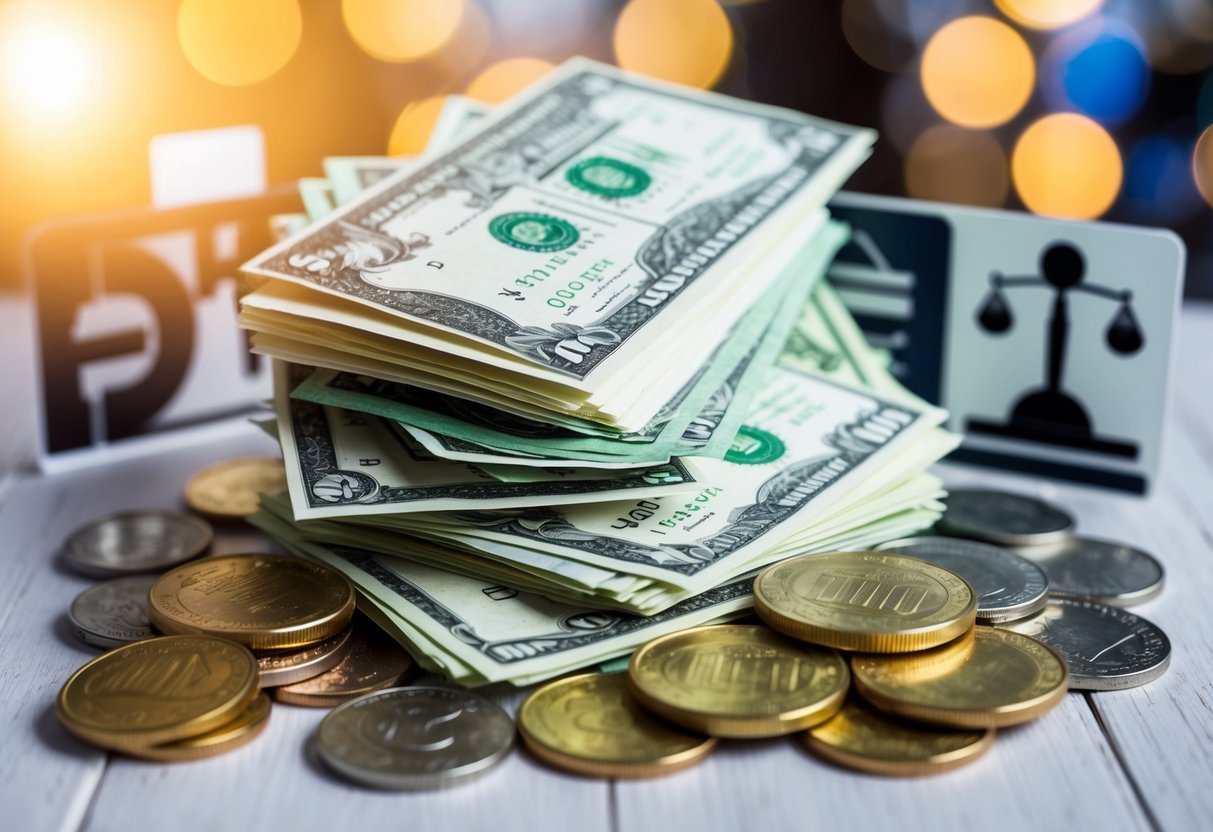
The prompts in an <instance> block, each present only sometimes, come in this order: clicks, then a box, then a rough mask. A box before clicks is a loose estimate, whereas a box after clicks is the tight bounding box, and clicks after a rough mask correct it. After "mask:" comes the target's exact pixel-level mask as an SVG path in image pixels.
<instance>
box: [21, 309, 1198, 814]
mask: <svg viewBox="0 0 1213 832" xmlns="http://www.w3.org/2000/svg"><path fill="white" fill-rule="evenodd" d="M1184 326H1185V329H1184V333H1183V349H1182V353H1181V357H1182V362H1183V363H1182V364H1181V367H1180V371H1179V378H1180V381H1181V388H1180V390H1179V394H1180V395H1179V397H1178V401H1177V406H1176V408H1175V412H1174V413H1173V418H1172V424H1171V427H1170V432H1169V441H1168V443H1167V446H1166V456H1165V462H1164V465H1165V467H1164V471H1163V477H1162V481H1161V483H1160V487H1159V488H1158V489H1157V491H1156V493H1155V494H1154V495H1152V496H1151V497H1150V498H1148V499H1145V500H1143V499H1140V498H1136V497H1131V496H1126V495H1119V494H1115V493H1109V492H1103V491H1097V490H1092V489H1088V488H1083V487H1079V486H1069V485H1064V484H1056V483H1047V482H1041V481H1037V480H1034V479H1031V478H1028V477H1021V476H1016V475H1008V474H999V473H994V472H991V471H988V470H984V469H978V468H970V467H959V466H942V470H941V472H942V473H943V475H944V476H945V479H946V480H947V481H948V482H950V483H953V484H965V483H982V484H985V485H991V486H995V487H1007V488H1011V489H1014V490H1017V491H1022V492H1026V493H1036V494H1040V495H1042V496H1045V497H1048V498H1050V499H1055V500H1057V501H1058V502H1060V503H1062V504H1064V505H1065V506H1067V507H1068V508H1070V509H1071V510H1072V511H1073V512H1074V513H1075V514H1076V515H1077V517H1078V518H1079V523H1080V530H1081V531H1084V532H1087V533H1090V534H1095V535H1100V536H1106V537H1113V538H1119V539H1123V540H1125V541H1127V542H1130V543H1134V544H1137V545H1140V546H1142V547H1144V548H1146V549H1147V550H1149V551H1151V552H1153V553H1155V554H1156V555H1157V556H1158V557H1160V558H1161V559H1162V561H1163V563H1164V564H1165V566H1166V567H1167V569H1168V585H1167V588H1166V589H1165V590H1164V592H1163V594H1162V596H1161V597H1160V598H1159V599H1157V600H1156V601H1153V602H1151V603H1150V604H1149V605H1146V606H1144V607H1142V608H1140V611H1141V612H1142V613H1143V614H1144V615H1146V616H1147V617H1148V618H1150V619H1152V620H1154V621H1155V622H1156V623H1158V624H1159V625H1160V626H1162V627H1163V629H1165V630H1166V631H1167V633H1168V634H1169V635H1170V637H1171V639H1172V642H1173V646H1174V650H1175V657H1174V660H1173V665H1172V668H1171V670H1170V671H1169V672H1168V674H1167V675H1166V676H1164V677H1163V679H1161V680H1159V681H1158V682H1156V683H1154V684H1152V685H1150V686H1148V687H1145V688H1140V689H1136V690H1130V691H1123V692H1116V693H1100V694H1095V695H1090V696H1086V695H1082V694H1071V695H1070V696H1068V697H1067V699H1066V702H1065V703H1064V705H1063V707H1061V708H1060V709H1058V710H1057V711H1054V712H1053V713H1051V714H1049V715H1048V716H1047V717H1045V718H1044V719H1042V720H1040V721H1038V722H1036V723H1033V724H1031V725H1028V726H1024V727H1022V728H1019V729H1013V730H1008V731H1006V732H1004V733H1003V735H1001V736H1000V737H999V739H998V741H997V742H996V743H995V746H994V748H993V749H992V750H991V752H990V753H989V754H988V755H987V756H986V757H985V758H983V759H982V760H980V761H978V762H977V763H976V764H974V765H973V766H971V767H968V768H966V769H961V770H959V771H956V772H953V773H951V774H947V775H943V776H938V777H932V778H920V779H914V780H904V781H899V780H886V779H883V778H876V777H870V776H865V775H860V774H855V773H852V772H848V771H844V770H841V769H836V768H833V767H830V766H827V765H826V764H824V763H822V762H820V761H818V760H816V759H815V758H813V757H812V756H810V755H809V754H808V753H807V752H805V751H804V750H803V749H802V748H800V747H799V745H798V744H797V743H796V742H795V741H794V740H791V739H783V740H773V741H763V742H757V743H742V742H732V743H725V744H723V745H722V747H721V748H720V749H718V751H717V753H716V754H714V755H713V756H712V757H711V758H710V759H709V760H708V761H707V762H706V763H704V764H703V765H702V766H700V767H698V768H695V769H691V770H689V771H686V772H683V773H681V774H678V775H674V776H672V777H669V778H663V779H656V780H649V781H634V782H625V781H620V782H608V781H600V780H593V779H584V778H577V777H571V776H567V775H563V774H560V773H558V772H554V771H552V770H550V769H547V768H544V767H542V766H540V765H538V764H537V763H535V762H534V761H533V760H532V759H530V758H529V757H528V756H527V755H526V754H525V753H523V752H522V751H521V750H516V751H515V752H514V753H513V754H512V755H511V756H510V758H509V759H508V760H507V761H506V762H505V763H504V764H503V765H502V766H501V767H499V768H498V769H496V770H494V771H492V772H490V773H489V774H487V775H486V776H485V777H483V778H482V779H481V780H479V781H478V782H476V783H472V784H469V785H467V786H464V787H461V788H457V789H453V790H450V791H446V792H435V793H426V794H386V793H381V792H375V791H371V790H367V789H361V788H356V787H352V786H350V785H348V784H346V783H345V782H344V781H341V780H339V779H338V778H336V777H334V776H332V775H331V774H329V773H328V772H327V771H325V770H324V768H323V767H322V766H321V765H319V763H318V762H317V761H316V759H315V757H314V755H313V754H312V752H311V750H310V746H309V737H310V735H311V732H312V731H313V730H314V727H315V725H316V724H317V723H318V721H319V720H320V719H321V718H322V717H323V714H324V712H322V711H314V710H310V709H303V708H290V707H285V706H283V707H276V708H275V711H274V714H273V717H272V720H271V724H270V727H269V729H268V730H267V732H266V734H265V735H263V736H262V737H261V738H260V739H259V740H258V741H257V742H255V743H253V744H251V745H249V746H248V747H246V748H244V749H241V750H239V751H237V752H234V753H231V754H228V755H225V756H223V757H219V758H216V759H214V760H209V761H202V762H197V763H187V764H180V765H173V766H164V765H158V764H151V763H143V762H137V761H133V760H127V759H122V758H118V757H113V758H109V757H107V756H106V755H104V754H102V753H100V752H97V751H94V750H92V749H90V748H88V747H86V746H83V745H81V744H79V743H77V742H75V741H74V740H72V739H71V738H70V737H69V736H67V735H66V733H65V732H64V731H63V730H62V728H61V727H60V726H59V725H58V723H57V721H56V720H55V718H54V714H53V710H52V705H53V701H54V696H55V693H56V692H57V690H58V688H59V686H60V685H61V684H62V682H63V681H64V679H66V678H67V676H68V675H69V674H70V673H71V672H72V670H74V669H75V668H76V667H77V666H79V665H80V664H82V663H83V662H84V661H86V660H87V659H89V658H91V657H92V656H93V655H96V653H95V651H93V650H91V649H89V648H86V647H85V646H83V645H80V644H78V643H77V642H76V641H75V639H74V636H73V635H72V634H71V632H70V631H69V629H68V628H67V626H66V622H65V618H64V616H65V611H66V608H67V605H68V604H69V603H70V601H71V599H72V598H73V597H74V596H75V594H76V593H77V592H79V591H80V590H81V589H84V588H85V587H87V586H88V585H90V584H91V582H90V581H88V580H87V579H84V578H80V577H77V576H75V575H72V574H70V573H67V572H65V571H63V570H62V569H60V568H58V567H57V566H56V565H55V556H56V553H57V550H58V547H59V544H60V543H61V541H62V539H63V538H64V536H66V534H67V533H68V532H69V531H70V530H71V529H72V528H73V527H74V526H75V525H77V524H78V523H80V522H82V521H85V520H87V519H90V518H92V517H96V516H99V515H101V514H104V513H106V512H109V511H113V510H117V509H123V508H134V507H142V506H147V507H152V506H164V507H167V506H175V505H178V501H179V494H180V489H181V486H182V484H183V483H184V481H185V479H186V478H187V477H188V476H189V474H190V473H192V472H193V471H194V470H196V469H197V468H199V467H201V466H202V465H203V464H205V463H206V462H208V461H212V460H215V459H219V458H225V457H229V456H234V455H237V454H240V453H253V452H267V451H271V450H272V449H273V448H272V445H270V444H269V441H268V440H267V439H265V438H264V437H262V436H260V435H258V434H257V433H256V432H255V431H254V430H252V429H250V430H249V431H248V432H247V434H245V435H244V437H243V438H242V439H240V440H239V441H237V442H233V443H225V444H221V445H219V444H210V445H206V446H201V447H199V446H194V447H183V448H182V449H180V450H179V451H176V452H174V453H172V454H171V455H161V456H158V457H154V458H145V459H141V460H133V461H129V462H124V463H122V464H120V465H117V466H112V467H106V468H95V469H91V470H84V471H81V472H77V473H71V474H61V475H57V476H55V477H49V478H47V477H37V478H26V479H19V480H17V481H16V483H15V485H14V486H13V487H12V488H11V489H10V491H9V494H8V497H7V500H5V501H4V504H3V505H2V506H0V541H3V544H2V545H3V546H4V547H5V553H4V558H3V561H0V562H3V563H4V565H5V580H4V581H3V582H0V627H3V633H4V638H3V639H2V640H0V702H3V704H4V717H5V718H4V720H2V721H0V748H2V749H4V751H5V753H4V754H0V801H2V805H4V806H6V807H7V808H6V821H5V824H4V826H5V828H13V829H21V830H26V829H30V830H42V829H63V830H76V829H97V830H128V829H141V828H146V827H149V826H153V825H154V826H155V827H157V828H166V829H173V830H175V832H176V830H183V831H185V832H188V830H195V829H196V830H208V831H209V830H216V829H227V828H233V827H237V826H239V827H242V828H248V829H278V828H289V829H332V828H334V827H341V828H344V827H347V826H352V827H357V828H359V829H367V830H374V829H393V830H397V829H403V828H435V829H490V830H495V831H496V830H515V829H517V830H526V832H535V830H546V829H561V830H564V829H574V830H579V832H580V830H583V829H584V830H585V832H598V830H624V831H625V832H631V830H637V832H639V831H640V830H662V832H666V830H669V829H683V828H690V829H695V830H696V832H699V830H712V829H740V828H746V829H797V830H800V829H813V828H829V829H864V828H871V827H873V826H876V825H896V826H898V827H904V828H906V829H919V828H921V829H960V828H967V829H973V828H979V829H983V830H999V829H1008V830H1010V829H1016V830H1019V829H1029V828H1030V829H1042V828H1043V829H1057V828H1070V829H1073V828H1093V827H1099V828H1106V829H1110V830H1120V829H1126V830H1138V829H1150V828H1160V829H1166V830H1176V831H1177V832H1184V830H1189V829H1198V828H1203V827H1206V826H1207V825H1208V822H1207V819H1208V818H1209V817H1210V816H1213V790H1211V789H1209V788H1208V784H1209V783H1213V713H1211V712H1210V704H1211V703H1213V682H1211V680H1213V617H1211V616H1210V615H1209V614H1208V609H1207V608H1208V604H1207V599H1208V598H1210V597H1213V596H1211V593H1213V560H1211V558H1213V386H1211V385H1209V383H1208V381H1209V379H1210V375H1211V371H1210V369H1209V368H1208V366H1207V364H1208V359H1207V358H1206V356H1207V355H1208V347H1207V345H1208V344H1209V343H1213V309H1211V308H1195V309H1189V310H1187V311H1186V312H1185V317H1184ZM1186 379H1199V380H1202V381H1203V382H1204V383H1203V384H1200V383H1193V384H1184V383H1183V382H1184V380H1186ZM263 545H264V544H263V540H262V538H261V537H260V536H259V535H256V534H255V533H252V532H243V533H232V532H228V533H225V534H224V535H223V536H222V538H221V540H220V542H219V550H220V551H225V552H232V551H250V550H256V549H259V548H261V547H262V546H263ZM491 693H492V694H493V695H494V696H496V697H497V698H499V699H500V700H501V701H502V702H503V704H504V705H506V707H507V708H509V709H513V708H515V707H516V706H517V703H518V701H519V700H520V698H521V694H520V693H518V692H516V691H512V690H511V689H509V688H508V687H499V688H496V689H493V690H492V691H491Z"/></svg>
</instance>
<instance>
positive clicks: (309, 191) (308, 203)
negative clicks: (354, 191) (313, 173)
mask: <svg viewBox="0 0 1213 832" xmlns="http://www.w3.org/2000/svg"><path fill="white" fill-rule="evenodd" d="M299 196H300V197H302V198H303V210H304V211H306V212H307V218H308V221H309V222H315V221H316V220H318V219H320V218H321V217H324V216H327V215H328V214H329V213H331V212H332V211H333V209H334V208H336V207H337V202H336V200H335V199H334V197H333V187H332V185H330V184H329V181H328V180H327V179H324V178H320V177H308V178H306V179H300V180H299ZM304 228H307V226H306V225H305V226H304ZM299 233H302V232H299Z"/></svg>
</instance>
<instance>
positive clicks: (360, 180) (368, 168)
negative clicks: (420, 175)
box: [324, 156, 409, 205]
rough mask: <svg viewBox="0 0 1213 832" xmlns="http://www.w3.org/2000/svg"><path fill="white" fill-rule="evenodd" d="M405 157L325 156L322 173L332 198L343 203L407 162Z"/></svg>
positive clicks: (338, 202) (338, 203) (337, 202)
mask: <svg viewBox="0 0 1213 832" xmlns="http://www.w3.org/2000/svg"><path fill="white" fill-rule="evenodd" d="M408 161H409V160H408V158H407V157H400V158H397V157H392V156H329V157H327V158H325V160H324V175H325V177H326V178H327V179H328V181H329V185H330V187H331V188H332V190H333V200H334V202H335V203H336V204H337V205H344V204H345V203H347V202H349V201H350V200H351V199H354V198H355V197H357V196H358V194H360V193H362V192H363V191H365V190H366V189H367V188H369V187H371V186H372V185H374V184H376V183H377V182H382V181H383V180H384V179H387V178H388V177H389V176H391V175H392V174H393V173H396V172H397V171H399V170H400V168H401V167H403V166H404V165H405V164H407V163H408Z"/></svg>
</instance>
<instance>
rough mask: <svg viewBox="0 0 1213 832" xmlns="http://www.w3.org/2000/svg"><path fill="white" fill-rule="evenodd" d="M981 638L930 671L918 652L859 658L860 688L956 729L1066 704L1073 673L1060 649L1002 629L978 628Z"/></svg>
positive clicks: (884, 704) (880, 703) (854, 668)
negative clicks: (959, 657) (962, 655)
mask: <svg viewBox="0 0 1213 832" xmlns="http://www.w3.org/2000/svg"><path fill="white" fill-rule="evenodd" d="M974 639H975V644H974V647H973V649H972V651H971V652H970V653H969V654H968V658H967V659H966V660H965V661H963V662H961V663H958V664H952V665H947V664H945V667H946V668H947V669H946V670H943V671H939V672H936V673H934V675H930V676H928V675H925V674H924V672H923V670H924V667H923V658H924V657H923V656H920V655H918V654H909V655H906V656H884V655H867V656H856V657H854V658H853V659H852V660H851V673H852V675H853V676H854V678H855V690H856V692H858V693H859V695H860V696H862V697H863V698H864V699H866V700H867V701H868V702H870V703H871V704H873V705H875V706H876V707H878V708H880V709H881V710H884V711H888V712H889V713H892V714H895V715H897V716H901V717H905V718H906V719H913V720H917V721H920V722H928V723H931V724H934V725H947V726H951V727H954V728H1002V727H1004V726H1007V725H1018V724H1019V723H1021V722H1027V721H1028V720H1032V719H1036V718H1037V717H1039V716H1042V715H1043V714H1045V713H1047V712H1048V711H1049V710H1051V709H1052V708H1053V707H1055V706H1056V705H1057V704H1058V703H1059V702H1061V700H1062V697H1064V696H1065V693H1066V682H1067V680H1068V677H1069V672H1068V670H1067V667H1066V660H1065V659H1063V658H1062V657H1061V656H1060V655H1059V654H1058V653H1057V652H1056V651H1055V650H1053V649H1052V648H1050V647H1047V646H1045V645H1044V644H1041V643H1040V642H1039V641H1037V640H1036V639H1033V638H1029V637H1028V636H1025V635H1021V634H1020V633H1013V632H1011V631H1010V630H1004V629H998V628H995V627H977V628H976V629H975V630H974ZM937 649H939V650H940V651H941V652H943V651H947V650H949V649H951V646H945V647H942V648H937Z"/></svg>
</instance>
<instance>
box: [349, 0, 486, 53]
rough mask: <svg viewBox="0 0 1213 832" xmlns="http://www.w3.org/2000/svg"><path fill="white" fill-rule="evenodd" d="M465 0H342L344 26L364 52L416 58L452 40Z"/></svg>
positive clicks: (436, 49) (461, 17)
mask: <svg viewBox="0 0 1213 832" xmlns="http://www.w3.org/2000/svg"><path fill="white" fill-rule="evenodd" d="M465 2H466V0H341V17H342V19H343V20H345V28H346V29H347V30H348V31H349V33H350V37H352V38H353V39H354V42H355V43H357V44H358V45H359V46H360V47H361V48H362V49H363V51H365V52H366V53H367V54H368V55H370V56H371V57H373V58H378V59H379V60H381V61H390V62H393V63H404V62H406V61H416V60H418V59H420V58H424V57H426V56H427V55H430V54H432V53H434V52H436V51H438V50H439V49H440V48H442V45H443V44H444V43H446V42H447V41H448V40H450V39H451V36H452V35H454V34H455V30H456V29H458V28H459V22H460V21H461V20H462V19H463V13H464V4H465Z"/></svg>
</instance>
